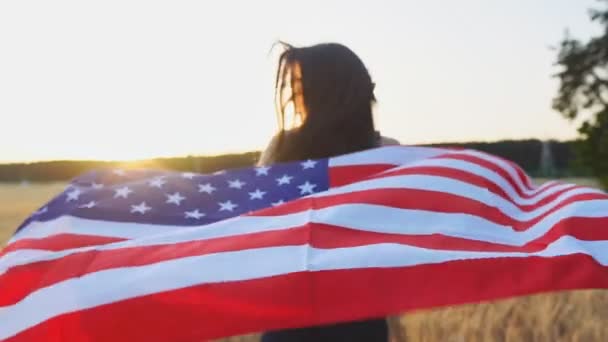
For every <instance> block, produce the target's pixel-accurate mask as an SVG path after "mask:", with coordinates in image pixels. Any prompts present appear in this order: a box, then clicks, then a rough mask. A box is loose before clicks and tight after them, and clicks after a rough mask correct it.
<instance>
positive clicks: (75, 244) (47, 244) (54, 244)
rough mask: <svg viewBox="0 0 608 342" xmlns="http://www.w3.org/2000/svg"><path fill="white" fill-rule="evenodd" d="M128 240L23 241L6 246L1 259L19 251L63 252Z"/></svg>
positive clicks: (90, 237) (64, 236)
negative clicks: (9, 253) (7, 254)
mask: <svg viewBox="0 0 608 342" xmlns="http://www.w3.org/2000/svg"><path fill="white" fill-rule="evenodd" d="M125 240H127V239H123V238H117V237H107V236H96V235H80V234H57V235H52V236H49V237H44V238H40V239H21V240H17V241H15V242H13V243H11V244H9V245H8V246H6V247H5V248H4V249H3V250H2V251H1V252H0V258H1V257H2V256H4V255H5V254H6V253H8V252H12V251H16V250H18V249H43V250H47V251H62V250H65V249H70V248H80V247H88V246H99V245H105V244H107V243H113V242H119V241H125Z"/></svg>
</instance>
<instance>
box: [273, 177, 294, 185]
mask: <svg viewBox="0 0 608 342" xmlns="http://www.w3.org/2000/svg"><path fill="white" fill-rule="evenodd" d="M292 179H293V177H291V176H288V175H283V177H281V178H277V184H278V185H283V184H291V180H292Z"/></svg>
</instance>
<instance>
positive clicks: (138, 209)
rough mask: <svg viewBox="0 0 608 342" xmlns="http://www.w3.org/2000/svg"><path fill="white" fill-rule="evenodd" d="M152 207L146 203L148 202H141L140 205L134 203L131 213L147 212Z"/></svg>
mask: <svg viewBox="0 0 608 342" xmlns="http://www.w3.org/2000/svg"><path fill="white" fill-rule="evenodd" d="M150 209H152V208H150V207H149V206H147V205H146V202H141V203H139V204H138V205H132V206H131V213H140V214H142V215H143V214H145V213H146V211H148V210H150Z"/></svg>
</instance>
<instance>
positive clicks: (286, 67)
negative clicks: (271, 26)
mask: <svg viewBox="0 0 608 342" xmlns="http://www.w3.org/2000/svg"><path fill="white" fill-rule="evenodd" d="M282 45H283V46H284V48H285V50H284V52H283V53H282V54H281V55H280V58H279V63H278V68H277V75H276V81H275V92H276V93H275V101H276V105H277V114H278V118H279V127H280V131H279V134H278V136H277V137H276V138H275V139H276V146H275V148H274V149H273V151H272V152H271V155H270V160H271V161H272V162H282V161H293V160H301V159H307V158H312V159H314V158H325V157H330V156H335V155H339V154H345V153H350V152H355V151H360V150H365V149H368V148H371V147H373V146H375V144H376V134H375V130H374V121H373V116H372V106H373V104H374V102H375V101H376V99H375V97H374V83H373V82H372V79H371V77H370V75H369V72H368V70H367V69H366V67H365V65H364V64H363V62H362V61H361V59H359V57H357V55H356V54H355V53H354V52H353V51H351V50H350V49H349V48H347V47H346V46H344V45H341V44H335V43H327V44H318V45H313V46H310V47H301V48H298V47H293V46H291V45H288V44H285V43H282ZM290 104H291V106H292V107H291V108H293V109H294V110H293V111H292V112H293V113H292V114H295V115H296V116H297V117H298V118H299V119H300V122H301V124H300V125H299V126H297V127H295V128H291V127H285V126H286V115H288V113H287V112H286V109H287V108H288V106H289V105H290ZM289 128H291V129H289Z"/></svg>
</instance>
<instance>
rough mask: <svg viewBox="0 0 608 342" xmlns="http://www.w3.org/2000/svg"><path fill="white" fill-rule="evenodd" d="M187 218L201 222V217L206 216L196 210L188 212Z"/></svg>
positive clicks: (186, 213)
mask: <svg viewBox="0 0 608 342" xmlns="http://www.w3.org/2000/svg"><path fill="white" fill-rule="evenodd" d="M184 214H185V216H186V218H187V219H188V218H193V219H196V220H200V219H201V217H203V216H205V214H203V213H201V212H200V211H198V209H196V210H192V211H186V212H185V213H184Z"/></svg>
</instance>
